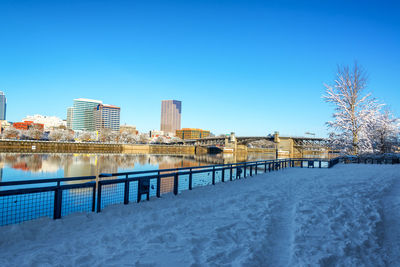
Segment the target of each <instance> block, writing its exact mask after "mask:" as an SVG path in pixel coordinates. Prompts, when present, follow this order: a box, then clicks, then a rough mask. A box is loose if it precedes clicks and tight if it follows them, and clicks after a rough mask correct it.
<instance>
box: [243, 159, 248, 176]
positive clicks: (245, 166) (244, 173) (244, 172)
mask: <svg viewBox="0 0 400 267" xmlns="http://www.w3.org/2000/svg"><path fill="white" fill-rule="evenodd" d="M243 169H244V171H243V177H244V178H246V176H247V175H246V169H247V165H246V162H245V163H244V166H243Z"/></svg>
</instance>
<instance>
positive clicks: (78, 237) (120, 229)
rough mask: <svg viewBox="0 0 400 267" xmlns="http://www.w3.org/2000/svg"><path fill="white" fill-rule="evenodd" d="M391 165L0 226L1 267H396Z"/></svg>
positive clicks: (283, 174) (338, 169) (398, 218)
mask: <svg viewBox="0 0 400 267" xmlns="http://www.w3.org/2000/svg"><path fill="white" fill-rule="evenodd" d="M398 170H399V167H398V166H397V165H365V164H360V165H358V164H348V165H343V164H339V165H336V166H335V167H334V168H331V169H300V168H289V169H285V170H281V171H277V172H271V173H267V174H261V175H258V176H255V177H251V178H247V179H241V180H237V181H233V182H226V183H224V184H223V183H220V184H217V185H215V186H205V187H201V188H195V189H194V190H192V191H184V192H183V193H182V194H180V195H179V196H174V195H166V196H163V197H162V198H160V199H157V198H153V199H151V200H150V201H149V202H147V201H143V202H141V203H140V204H135V203H133V204H129V205H115V206H110V207H108V208H106V209H104V211H102V212H101V213H98V214H96V213H90V214H74V215H70V216H67V217H64V218H63V219H61V220H56V221H53V220H51V219H45V218H43V219H39V220H36V221H30V222H25V223H22V224H19V225H10V226H4V227H1V228H0V236H1V237H0V266H57V265H60V266H75V265H81V266H103V265H112V266H122V265H129V266H132V265H133V266H315V265H317V266H383V265H390V266H396V265H397V266H398V265H400V256H399V255H398V251H399V250H400V230H399V227H398V225H399V223H400V180H399V176H400V175H399V174H398Z"/></svg>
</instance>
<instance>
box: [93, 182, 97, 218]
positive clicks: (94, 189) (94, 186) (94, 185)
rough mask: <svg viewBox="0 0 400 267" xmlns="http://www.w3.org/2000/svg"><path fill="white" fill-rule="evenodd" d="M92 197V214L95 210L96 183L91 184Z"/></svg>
mask: <svg viewBox="0 0 400 267" xmlns="http://www.w3.org/2000/svg"><path fill="white" fill-rule="evenodd" d="M92 190H93V195H92V212H94V211H95V209H96V183H94V184H93V189H92Z"/></svg>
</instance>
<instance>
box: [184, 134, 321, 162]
mask: <svg viewBox="0 0 400 267" xmlns="http://www.w3.org/2000/svg"><path fill="white" fill-rule="evenodd" d="M261 140H264V141H266V142H265V143H264V144H263V147H264V148H265V149H269V150H270V152H271V153H273V152H274V153H275V152H276V153H278V152H280V153H286V154H288V156H289V155H290V157H296V156H298V157H303V156H304V154H305V153H304V152H305V151H309V152H310V153H308V154H312V152H313V151H314V152H321V151H324V152H326V153H328V151H329V142H328V140H327V139H325V138H319V137H304V136H279V133H278V132H275V134H274V135H268V136H235V134H234V133H231V134H230V135H226V136H215V137H206V138H200V139H192V140H184V141H183V144H186V145H193V146H196V147H204V148H207V147H208V148H209V147H219V148H221V150H224V149H225V150H232V151H233V152H239V151H241V150H247V146H248V145H249V144H250V143H252V142H255V141H261ZM306 154H307V153H306Z"/></svg>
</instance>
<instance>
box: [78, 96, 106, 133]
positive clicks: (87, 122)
mask: <svg viewBox="0 0 400 267" xmlns="http://www.w3.org/2000/svg"><path fill="white" fill-rule="evenodd" d="M99 104H103V102H102V101H99V100H92V99H85V98H78V99H74V107H73V115H72V130H74V131H76V130H82V131H95V130H96V122H95V117H94V111H95V109H96V108H97V106H98V105H99Z"/></svg>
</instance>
